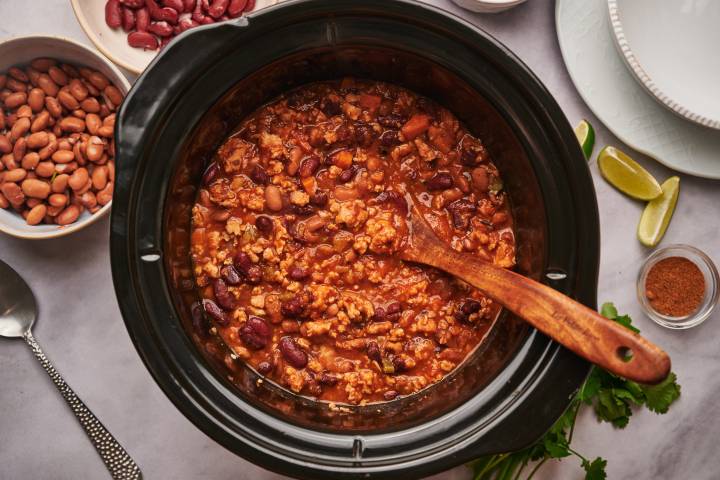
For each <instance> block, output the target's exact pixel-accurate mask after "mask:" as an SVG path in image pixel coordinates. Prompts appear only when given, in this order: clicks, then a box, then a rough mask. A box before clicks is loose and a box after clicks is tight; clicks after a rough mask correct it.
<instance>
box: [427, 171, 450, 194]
mask: <svg viewBox="0 0 720 480" xmlns="http://www.w3.org/2000/svg"><path fill="white" fill-rule="evenodd" d="M453 185H454V181H453V178H452V175H450V174H449V173H448V172H438V173H436V174H435V175H434V176H433V177H432V178H430V179H429V180H427V181H425V186H426V187H427V189H428V190H431V191H433V190H445V189H447V188H451V187H452V186H453Z"/></svg>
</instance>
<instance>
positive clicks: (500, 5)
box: [453, 0, 527, 13]
mask: <svg viewBox="0 0 720 480" xmlns="http://www.w3.org/2000/svg"><path fill="white" fill-rule="evenodd" d="M526 1H527V0H453V2H455V3H456V4H457V5H459V6H460V7H462V8H464V9H466V10H470V11H471V12H478V13H500V12H504V11H505V10H508V9H510V8H512V7H515V6H517V5H520V4H521V3H525V2H526Z"/></svg>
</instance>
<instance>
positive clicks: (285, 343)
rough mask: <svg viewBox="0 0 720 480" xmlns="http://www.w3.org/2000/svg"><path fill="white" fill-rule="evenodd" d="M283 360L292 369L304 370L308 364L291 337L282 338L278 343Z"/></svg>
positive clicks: (304, 354) (305, 356)
mask: <svg viewBox="0 0 720 480" xmlns="http://www.w3.org/2000/svg"><path fill="white" fill-rule="evenodd" d="M278 347H279V348H280V353H282V355H283V358H284V359H285V361H286V362H288V363H289V364H290V365H292V366H293V367H295V368H297V369H300V368H305V366H306V365H307V363H308V356H307V354H306V353H305V352H304V351H303V350H302V349H301V348H300V346H299V345H298V344H297V342H295V339H293V338H292V337H282V338H281V339H280V342H279V343H278Z"/></svg>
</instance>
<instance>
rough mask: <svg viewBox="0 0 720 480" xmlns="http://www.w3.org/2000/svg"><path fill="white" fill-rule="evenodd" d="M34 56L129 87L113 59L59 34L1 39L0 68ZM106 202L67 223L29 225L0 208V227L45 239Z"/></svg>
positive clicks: (89, 218) (89, 219)
mask: <svg viewBox="0 0 720 480" xmlns="http://www.w3.org/2000/svg"><path fill="white" fill-rule="evenodd" d="M37 57H50V58H55V59H58V60H62V61H65V62H68V63H72V64H75V65H84V66H87V67H90V68H93V69H95V70H99V71H100V72H102V73H103V74H104V75H105V76H106V77H107V78H108V79H109V80H110V81H111V82H112V83H113V84H114V85H115V86H116V87H117V88H118V89H120V91H121V92H122V93H123V95H125V94H127V92H128V91H129V90H130V83H129V82H128V81H127V78H125V76H124V75H123V74H122V73H120V71H119V70H118V69H117V67H115V66H114V65H113V64H112V63H110V62H108V61H107V59H105V58H104V57H103V56H102V55H100V54H98V53H97V52H95V51H94V50H92V49H90V48H88V47H86V46H84V45H82V44H80V43H77V42H75V41H73V40H69V39H67V38H62V37H51V36H42V35H32V36H27V37H18V38H11V39H9V40H4V41H2V42H0V72H5V71H7V69H8V68H9V67H12V66H13V65H18V64H20V65H24V64H28V63H30V61H31V60H33V59H34V58H37ZM111 204H112V202H110V203H108V204H107V205H105V206H104V207H102V208H101V209H100V210H98V211H97V212H95V214H90V213H89V212H87V211H86V212H83V214H82V215H81V216H80V218H79V219H78V220H77V221H76V222H75V223H71V224H70V225H65V226H60V225H45V224H40V225H28V224H27V223H25V220H24V219H23V218H22V217H21V216H20V215H18V214H17V213H16V212H15V211H13V210H4V209H0V231H2V232H5V233H7V234H10V235H13V236H15V237H20V238H27V239H46V238H55V237H61V236H63V235H67V234H70V233H72V232H76V231H78V230H80V229H82V228H84V227H86V226H88V225H90V224H91V223H94V222H96V221H97V220H99V219H100V218H102V217H103V216H104V215H106V214H107V213H108V212H109V211H110V205H111Z"/></svg>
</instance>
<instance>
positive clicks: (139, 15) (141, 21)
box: [135, 8, 150, 32]
mask: <svg viewBox="0 0 720 480" xmlns="http://www.w3.org/2000/svg"><path fill="white" fill-rule="evenodd" d="M149 26H150V11H149V10H148V9H147V8H141V9H138V10H136V11H135V28H136V29H137V31H138V32H147V29H148V27H149Z"/></svg>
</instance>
